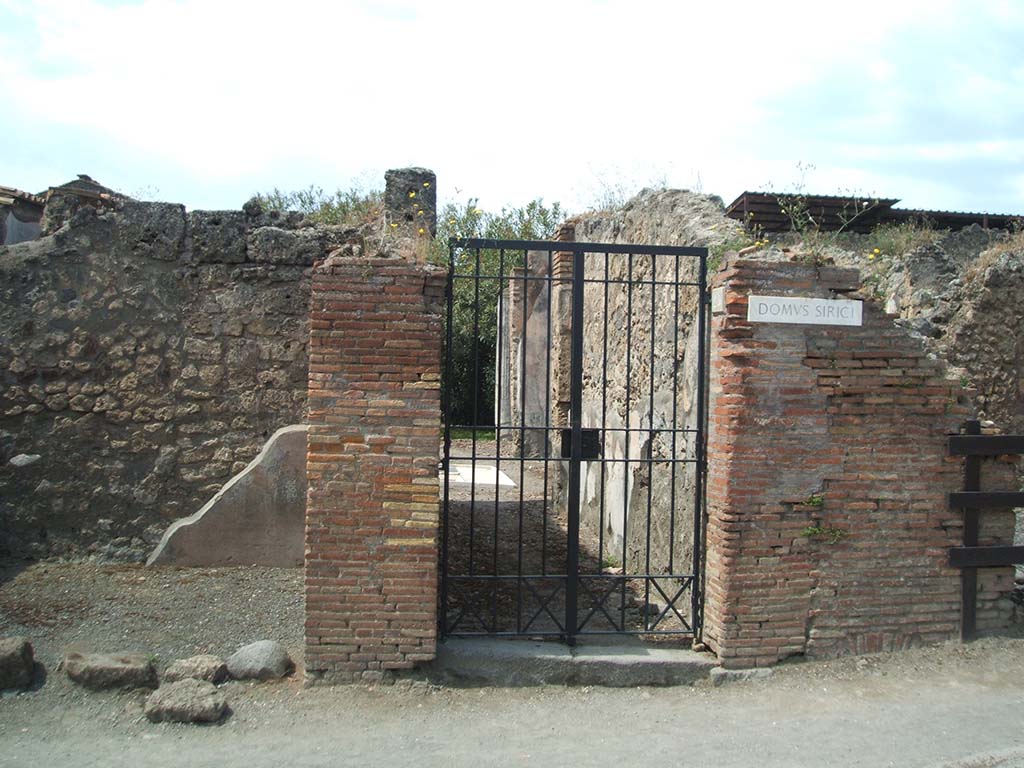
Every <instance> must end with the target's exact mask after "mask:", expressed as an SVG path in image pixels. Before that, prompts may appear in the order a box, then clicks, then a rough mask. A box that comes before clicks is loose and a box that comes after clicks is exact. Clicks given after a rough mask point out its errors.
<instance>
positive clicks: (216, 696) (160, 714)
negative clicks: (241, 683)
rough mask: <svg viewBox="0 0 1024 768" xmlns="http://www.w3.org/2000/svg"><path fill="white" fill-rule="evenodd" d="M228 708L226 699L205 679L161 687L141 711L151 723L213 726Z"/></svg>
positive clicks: (183, 681) (147, 700) (184, 681)
mask: <svg viewBox="0 0 1024 768" xmlns="http://www.w3.org/2000/svg"><path fill="white" fill-rule="evenodd" d="M227 708H228V700H227V696H225V694H224V692H223V691H221V690H219V689H218V688H217V686H215V685H214V684H213V683H210V682H208V681H206V680H195V679H193V678H186V679H184V680H179V681H177V682H174V683H169V684H167V685H162V686H160V688H159V689H157V690H156V691H154V692H153V693H152V694H151V695H150V696H149V698H148V699H146V704H145V706H144V708H143V712H144V713H145V715H146V717H147V718H149V720H150V721H151V722H154V723H213V722H216V721H217V720H220V719H221V717H223V716H224V713H225V712H226V711H227Z"/></svg>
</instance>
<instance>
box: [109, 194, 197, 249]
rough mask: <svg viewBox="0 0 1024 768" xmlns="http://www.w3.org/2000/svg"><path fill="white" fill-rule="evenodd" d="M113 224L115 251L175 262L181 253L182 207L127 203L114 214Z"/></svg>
mask: <svg viewBox="0 0 1024 768" xmlns="http://www.w3.org/2000/svg"><path fill="white" fill-rule="evenodd" d="M113 221H114V237H115V238H116V240H115V242H116V243H117V246H116V247H117V248H118V249H122V250H124V251H125V252H127V253H130V254H131V255H132V256H140V257H144V258H147V259H157V260H158V261H177V260H178V259H180V258H181V257H182V255H183V253H184V246H185V206H183V205H179V204H177V203H149V202H140V201H137V200H128V201H125V202H124V203H122V204H121V205H120V207H119V208H118V210H117V212H116V214H113ZM97 245H100V244H99V243H97ZM100 247H102V245H100Z"/></svg>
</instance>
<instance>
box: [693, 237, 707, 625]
mask: <svg viewBox="0 0 1024 768" xmlns="http://www.w3.org/2000/svg"><path fill="white" fill-rule="evenodd" d="M707 272H708V252H707V251H706V250H704V251H703V252H701V254H700V266H699V269H698V273H697V434H696V445H695V450H694V454H695V458H696V459H697V466H696V473H695V477H694V483H693V487H694V490H693V558H692V560H693V583H692V584H691V585H690V603H691V610H692V613H691V616H692V617H693V634H694V639H700V636H701V630H702V628H703V624H704V616H703V610H702V605H703V597H704V574H703V570H704V478H705V474H706V473H707V457H706V454H705V451H706V448H707V446H706V445H705V439H706V431H705V425H706V423H707V417H708V416H707V412H706V411H707V406H706V403H705V399H704V398H705V396H706V393H705V390H706V389H707V384H708V382H707V378H706V377H707V365H706V363H707V360H706V356H707V353H708V346H709V345H708V343H707V331H708V322H707V313H708V311H709V310H710V309H711V301H710V298H711V297H710V296H708V294H707V280H708V276H707Z"/></svg>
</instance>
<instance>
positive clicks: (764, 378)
mask: <svg viewBox="0 0 1024 768" xmlns="http://www.w3.org/2000/svg"><path fill="white" fill-rule="evenodd" d="M715 282H716V284H717V285H719V286H721V288H722V289H724V294H723V297H722V309H721V311H720V312H718V313H716V314H715V315H714V317H713V320H712V333H713V337H712V345H713V355H712V373H711V398H712V400H711V410H710V420H711V429H710V433H709V448H708V451H709V480H708V518H709V519H708V529H707V570H706V609H705V630H704V640H705V641H706V642H707V643H708V644H709V645H710V646H711V647H712V648H713V649H714V650H715V651H716V652H717V653H718V655H719V657H720V658H721V659H722V661H723V664H725V665H726V666H750V665H765V664H772V663H774V662H776V661H778V660H780V659H783V658H786V657H787V656H793V655H806V656H811V657H828V656H836V655H841V654H844V653H863V652H873V651H880V650H888V649H894V648H902V647H907V646H910V645H915V644H919V643H927V642H937V641H942V640H947V639H952V638H954V637H956V636H957V635H958V625H959V610H960V604H959V601H960V578H959V572H958V571H956V570H955V569H952V568H950V567H948V565H947V551H948V549H949V547H952V546H957V545H959V544H960V542H961V540H962V525H963V523H962V519H961V515H960V513H959V512H958V511H951V510H949V509H948V508H947V494H948V493H949V492H950V491H953V490H956V489H958V488H959V487H960V484H961V482H962V463H961V461H960V460H957V459H951V458H949V457H948V456H947V455H946V452H947V451H946V443H947V435H948V434H950V433H953V432H956V431H958V430H959V429H960V427H961V425H962V423H963V422H964V420H965V419H966V418H968V417H969V416H970V414H971V413H972V408H971V406H970V404H969V400H968V398H967V397H966V395H965V393H964V392H963V391H962V390H961V388H960V385H959V383H958V381H957V380H956V379H955V378H950V377H948V376H947V375H946V372H945V369H944V366H943V365H942V364H941V363H940V362H939V361H937V360H935V359H933V358H930V357H929V356H928V355H927V350H926V347H925V346H924V344H923V343H922V340H921V338H920V336H917V335H916V334H912V333H910V332H908V331H907V330H905V329H903V328H900V327H898V326H897V325H896V324H895V323H894V321H893V318H892V317H891V316H888V315H886V314H885V313H884V312H883V311H882V310H881V309H880V308H879V307H878V306H877V305H875V304H873V303H872V302H865V303H864V322H863V326H861V327H826V326H812V325H783V324H760V323H750V322H748V321H747V320H746V309H747V297H748V295H749V294H752V293H755V294H761V295H776V296H779V295H781V296H786V295H795V296H804V297H818V298H834V297H835V296H837V295H839V296H842V295H844V294H848V293H850V292H851V291H854V290H855V289H857V288H858V286H859V281H858V276H857V273H856V272H855V271H853V270H841V269H836V268H830V267H818V266H815V265H814V264H811V263H793V262H780V261H758V260H750V259H747V260H744V259H734V260H732V261H730V262H729V263H728V264H727V265H726V267H725V268H724V269H723V271H721V272H720V273H719V274H718V275H717V276H716V278H715ZM990 489H993V490H994V489H995V488H990ZM982 528H983V538H984V539H985V543H995V542H999V541H1003V542H1005V541H1007V540H1008V538H1009V536H1010V535H1011V533H1012V515H1011V514H1009V513H1001V514H1000V513H988V514H986V516H985V517H984V520H983V526H982ZM982 578H983V586H982V588H981V594H982V600H983V601H984V603H985V607H984V608H982V609H981V610H980V611H979V617H980V618H979V625H984V626H985V627H986V628H989V629H991V628H994V627H996V626H1005V624H1006V622H1007V620H1008V618H1009V614H1010V612H1011V606H1010V603H1009V601H1008V599H1007V597H1006V595H1007V592H1008V591H1009V589H1010V588H1011V587H1012V579H1011V569H1007V568H1003V569H988V570H987V573H986V574H985V576H983V577H982Z"/></svg>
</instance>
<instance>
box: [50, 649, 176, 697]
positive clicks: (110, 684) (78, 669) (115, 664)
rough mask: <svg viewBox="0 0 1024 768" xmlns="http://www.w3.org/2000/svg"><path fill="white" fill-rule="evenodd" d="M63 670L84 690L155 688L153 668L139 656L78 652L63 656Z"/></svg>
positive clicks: (155, 679)
mask: <svg viewBox="0 0 1024 768" xmlns="http://www.w3.org/2000/svg"><path fill="white" fill-rule="evenodd" d="M64 671H65V672H67V674H68V677H69V678H71V680H72V681H74V682H76V683H78V684H79V685H81V686H83V687H85V688H91V689H93V690H102V689H105V688H156V687H157V676H156V669H154V668H153V662H152V660H151V659H150V657H149V656H146V655H145V654H141V653H78V652H77V651H69V652H68V653H66V654H65V655H64Z"/></svg>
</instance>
